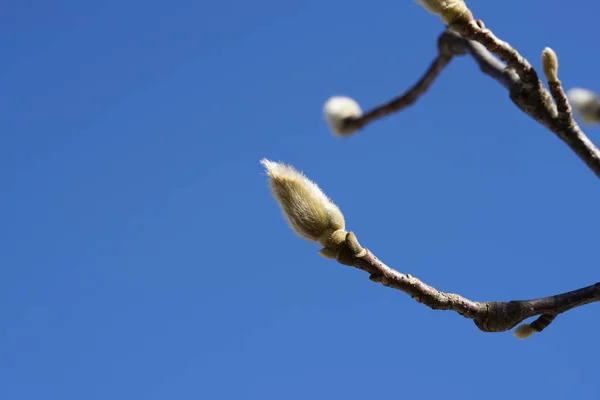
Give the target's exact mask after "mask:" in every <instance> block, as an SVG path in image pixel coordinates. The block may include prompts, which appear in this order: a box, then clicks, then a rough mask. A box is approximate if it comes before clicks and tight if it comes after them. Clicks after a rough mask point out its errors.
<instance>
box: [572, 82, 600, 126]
mask: <svg viewBox="0 0 600 400" xmlns="http://www.w3.org/2000/svg"><path fill="white" fill-rule="evenodd" d="M567 97H568V98H569V101H570V102H571V106H572V107H573V110H574V111H575V113H576V114H577V115H578V116H579V117H580V118H581V120H582V121H583V122H585V123H587V124H597V123H599V122H600V100H599V99H598V96H597V95H596V94H595V93H594V92H592V91H590V90H587V89H582V88H572V89H570V90H569V91H568V92H567Z"/></svg>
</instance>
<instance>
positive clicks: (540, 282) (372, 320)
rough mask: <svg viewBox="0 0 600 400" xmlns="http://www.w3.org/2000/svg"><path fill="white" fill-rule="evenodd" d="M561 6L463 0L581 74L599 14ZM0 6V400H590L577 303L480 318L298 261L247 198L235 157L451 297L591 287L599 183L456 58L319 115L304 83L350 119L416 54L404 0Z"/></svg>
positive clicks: (256, 195) (305, 257) (424, 44)
mask: <svg viewBox="0 0 600 400" xmlns="http://www.w3.org/2000/svg"><path fill="white" fill-rule="evenodd" d="M550 3H552V4H550ZM554 3H556V4H554ZM559 3H561V2H548V1H546V0H529V1H519V0H508V1H505V2H503V3H498V2H484V1H472V2H471V3H470V5H471V6H472V9H473V10H474V11H475V13H476V15H477V16H478V17H479V18H482V19H484V20H485V22H486V24H487V25H488V26H489V27H491V28H492V29H494V30H495V32H496V33H497V34H498V35H499V36H500V37H502V38H503V39H505V40H507V41H509V42H511V43H512V44H514V45H515V46H517V47H518V48H519V50H520V51H522V53H523V54H525V55H526V56H528V57H529V58H530V60H531V61H532V63H533V64H534V65H535V66H539V64H540V61H539V60H540V56H539V55H540V52H541V50H542V49H543V47H544V46H547V45H551V46H552V47H553V48H554V49H555V50H556V51H557V53H558V54H559V56H560V59H561V70H560V72H561V77H562V80H563V82H564V83H565V85H566V86H567V87H572V86H588V87H590V88H592V89H594V90H598V89H600V86H598V82H597V78H598V69H599V68H600V57H599V55H598V54H599V53H598V52H597V51H596V50H597V45H598V41H597V36H598V32H597V28H596V27H597V22H598V13H599V12H600V6H598V5H597V4H595V3H594V2H592V1H588V0H571V1H569V2H568V3H569V5H568V6H566V5H559ZM0 21H1V25H0V36H1V37H2V38H3V39H2V63H1V65H0V109H1V110H2V111H1V118H0V132H1V135H0V139H1V140H0V182H1V184H2V186H1V187H2V195H1V196H0V217H1V225H0V241H1V242H2V247H1V248H2V251H1V252H0V309H1V314H0V315H1V316H2V318H1V319H2V322H1V324H0V382H1V383H0V398H2V399H5V400H21V399H31V400H41V399H44V400H46V399H56V400H71V399H73V400H82V399H85V400H93V399H102V400H106V399H111V400H119V399H128V400H129V399H144V400H150V399H177V400H185V399H306V398H312V399H332V398H343V399H347V400H350V399H365V398H373V399H378V398H414V397H420V398H436V397H438V396H447V397H448V398H460V399H480V398H482V396H483V397H485V398H486V399H489V400H492V399H506V398H547V399H565V398H581V399H592V398H598V397H599V396H600V381H599V380H598V376H599V372H600V371H599V369H598V368H599V367H598V362H597V360H598V357H599V356H600V350H599V349H598V346H597V344H598V335H599V333H600V323H599V322H598V321H599V319H598V312H599V311H600V309H599V308H598V306H597V305H591V306H587V307H583V308H580V309H577V310H575V311H573V312H569V313H567V314H565V315H563V316H560V317H559V318H558V319H557V321H556V322H555V323H554V324H553V325H552V326H551V327H550V328H548V329H547V331H545V332H544V333H543V334H540V335H536V336H534V337H533V338H531V339H530V340H527V341H518V340H516V339H515V338H514V337H513V336H512V334H511V333H510V332H507V333H502V334H486V333H482V332H480V331H479V330H477V329H476V327H475V326H474V325H473V324H472V323H471V322H470V321H468V320H465V319H463V318H461V317H460V316H458V315H456V314H454V313H450V312H441V311H438V312H436V311H432V310H430V309H428V308H426V307H424V306H422V305H419V304H417V303H416V302H414V301H413V300H411V299H410V298H409V297H408V296H406V295H404V294H403V293H400V292H397V291H393V290H390V289H386V288H383V287H381V286H378V285H376V284H373V283H371V282H370V281H369V280H368V279H367V278H368V277H367V275H366V274H364V273H362V272H361V271H358V270H354V269H351V268H348V267H344V266H341V265H339V264H337V263H335V262H331V261H327V260H325V259H323V258H321V257H319V256H318V255H317V254H316V252H317V250H318V248H319V247H318V246H317V245H314V244H311V243H309V242H306V241H303V240H301V239H299V238H297V237H295V235H294V234H293V233H292V232H291V231H290V230H289V229H288V227H287V226H286V224H285V222H284V220H283V218H282V216H281V214H280V211H279V209H278V208H277V205H276V203H275V201H274V200H273V199H272V198H271V197H270V195H269V191H268V188H267V183H266V178H265V176H264V174H263V171H262V168H261V166H260V165H259V163H258V161H259V159H260V158H262V157H268V158H271V159H275V160H283V161H286V162H289V163H292V164H293V165H295V166H297V167H298V168H300V169H302V170H304V171H305V172H306V174H307V175H308V176H310V177H311V178H312V179H314V180H315V181H317V182H318V183H319V184H320V185H321V186H322V187H323V188H324V189H325V191H326V192H327V194H328V195H330V196H331V197H332V198H333V199H334V200H335V201H336V202H337V203H338V204H339V205H340V207H341V208H342V210H343V211H344V213H345V215H346V219H347V222H348V228H349V229H351V230H353V231H355V232H356V233H357V235H358V236H359V239H360V240H361V242H362V243H363V244H364V245H365V246H367V247H369V248H370V249H371V250H372V251H374V252H375V253H376V254H377V255H378V256H379V257H380V258H381V259H383V260H384V261H386V262H387V263H388V264H389V265H391V266H394V267H395V268H397V269H399V270H400V271H402V272H406V273H411V274H413V275H415V276H417V277H419V278H421V279H423V280H425V281H426V282H428V283H430V284H433V285H435V286H436V287H438V288H439V289H442V290H446V291H454V292H459V293H461V294H463V295H466V296H468V297H470V298H472V299H475V300H511V299H523V298H531V297H537V296H545V295H550V294H554V293H559V292H562V291H567V290H572V289H575V288H577V287H581V286H585V285H588V284H591V283H593V282H596V281H597V280H598V263H597V249H598V228H597V227H598V224H599V223H600V217H599V216H598V213H597V210H598V199H599V198H600V182H599V181H598V179H597V178H595V177H594V175H593V174H592V173H590V172H589V171H588V170H587V169H586V167H585V166H584V165H583V163H581V162H580V161H579V160H578V159H577V158H576V157H575V156H574V154H572V153H571V151H570V150H569V149H568V148H567V147H566V146H565V145H563V144H562V143H561V142H560V141H559V140H557V139H556V138H555V137H554V136H553V135H552V134H551V133H549V132H548V131H546V130H545V129H543V128H542V127H540V126H539V125H537V123H535V122H534V121H532V120H530V119H528V117H526V116H525V115H523V114H521V113H520V112H519V111H518V110H517V109H516V107H514V106H513V105H512V104H511V102H510V101H509V99H508V97H507V94H506V93H505V91H504V89H503V88H502V87H501V86H499V85H498V84H497V83H496V82H494V81H492V80H490V79H489V78H487V77H486V76H483V75H482V74H480V73H479V71H478V69H477V67H476V66H474V64H473V62H472V61H471V60H470V59H467V58H464V59H457V60H455V61H454V62H453V63H452V64H451V65H450V67H449V68H448V69H447V70H446V71H445V72H444V73H443V75H442V76H441V78H440V79H439V81H438V82H437V83H436V84H435V86H434V87H433V88H432V89H431V91H430V93H428V95H427V96H426V97H424V98H423V99H421V100H420V101H419V102H418V104H417V105H416V106H415V107H412V108H410V109H407V110H405V111H404V112H402V113H401V114H398V115H395V116H392V117H390V118H388V119H386V120H383V121H380V122H377V123H375V124H373V125H371V126H369V127H368V128H367V129H366V130H364V131H363V132H361V133H360V134H359V135H357V136H355V137H352V138H349V139H346V140H340V139H338V138H335V137H333V136H332V135H331V134H330V133H329V131H328V130H327V127H326V126H325V124H324V122H323V119H322V104H323V103H324V101H325V100H326V99H327V98H328V97H329V96H331V95H337V94H344V95H349V96H352V97H354V98H356V99H357V100H358V101H359V102H360V103H361V104H362V106H363V108H365V109H366V108H370V107H371V106H374V105H375V104H378V103H380V102H382V101H384V100H387V99H389V98H391V97H392V96H394V95H396V94H398V93H400V92H401V91H403V90H404V89H406V88H407V87H409V86H410V85H411V84H413V83H414V81H415V80H416V79H417V77H418V76H419V75H420V74H421V73H422V72H423V71H424V69H425V68H426V67H427V65H428V64H429V62H430V61H431V60H432V59H433V57H434V56H435V53H436V46H435V43H436V38H437V36H438V34H439V33H440V32H441V30H442V24H441V23H440V22H439V20H438V19H437V18H436V17H434V16H432V15H430V14H428V13H426V12H425V11H424V10H423V9H421V8H420V7H418V6H417V5H416V4H414V3H413V1H411V0H404V1H391V0H379V1H372V2H364V1H363V2H359V1H339V0H331V1H315V0H308V1H304V2H301V3H286V2H281V1H271V0H259V1H254V2H245V1H241V0H238V1H223V2H208V1H200V2H198V1H191V0H173V1H169V2H167V1H138V0H120V1H117V0H107V1H102V2H92V1H81V0H77V1H75V0H71V1H66V0H64V1H41V0H18V1H17V0H8V1H4V2H3V5H2V15H1V16H0ZM587 132H588V134H589V136H590V137H591V138H592V139H595V140H596V141H600V129H598V128H588V129H587Z"/></svg>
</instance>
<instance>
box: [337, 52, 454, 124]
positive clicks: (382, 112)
mask: <svg viewBox="0 0 600 400" xmlns="http://www.w3.org/2000/svg"><path fill="white" fill-rule="evenodd" d="M450 61H452V55H451V54H439V55H438V56H437V57H436V58H435V60H433V62H432V63H431V65H430V66H429V68H428V69H427V71H426V72H425V74H423V76H422V77H421V79H419V81H418V82H417V83H416V84H415V85H414V86H413V87H411V88H410V89H409V90H408V91H406V92H405V93H403V94H402V95H400V96H398V97H396V98H394V99H392V100H390V101H388V102H386V103H384V104H381V105H379V106H377V107H375V108H373V109H372V110H370V111H368V112H367V113H365V114H363V115H362V116H361V117H359V118H350V119H348V120H346V121H345V124H346V126H347V128H349V129H352V130H358V129H361V128H362V127H364V126H365V125H367V124H369V123H371V122H373V121H375V120H377V119H380V118H383V117H385V116H388V115H390V114H393V113H395V112H398V111H400V110H402V109H404V108H406V107H408V106H410V105H412V104H413V103H415V102H416V101H417V100H418V99H419V97H421V95H423V94H425V93H426V92H427V90H428V89H429V87H430V86H431V84H432V83H433V82H434V81H435V79H436V78H437V77H438V76H439V75H440V73H441V72H442V71H443V70H444V68H446V66H447V65H448V64H449V63H450Z"/></svg>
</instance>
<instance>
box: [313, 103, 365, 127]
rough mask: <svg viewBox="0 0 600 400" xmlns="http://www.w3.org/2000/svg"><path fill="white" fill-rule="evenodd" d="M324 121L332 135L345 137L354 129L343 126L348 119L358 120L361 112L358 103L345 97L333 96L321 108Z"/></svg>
mask: <svg viewBox="0 0 600 400" xmlns="http://www.w3.org/2000/svg"><path fill="white" fill-rule="evenodd" d="M323 113H324V116H325V121H326V122H327V125H329V128H330V129H331V130H332V131H333V133H334V134H335V135H337V136H347V135H351V134H352V133H354V131H355V128H352V127H349V126H347V125H346V124H345V122H346V120H348V119H349V118H359V117H360V116H362V110H361V108H360V106H359V105H358V103H357V102H356V101H354V100H353V99H351V98H350V97H345V96H334V97H331V98H329V100H327V102H326V103H325V106H324V107H323Z"/></svg>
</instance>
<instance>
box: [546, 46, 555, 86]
mask: <svg viewBox="0 0 600 400" xmlns="http://www.w3.org/2000/svg"><path fill="white" fill-rule="evenodd" d="M542 69H543V70H544V75H546V79H547V80H548V82H550V83H556V82H558V57H557V55H556V53H555V52H554V50H552V49H551V48H550V47H546V48H545V49H544V51H542Z"/></svg>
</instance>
